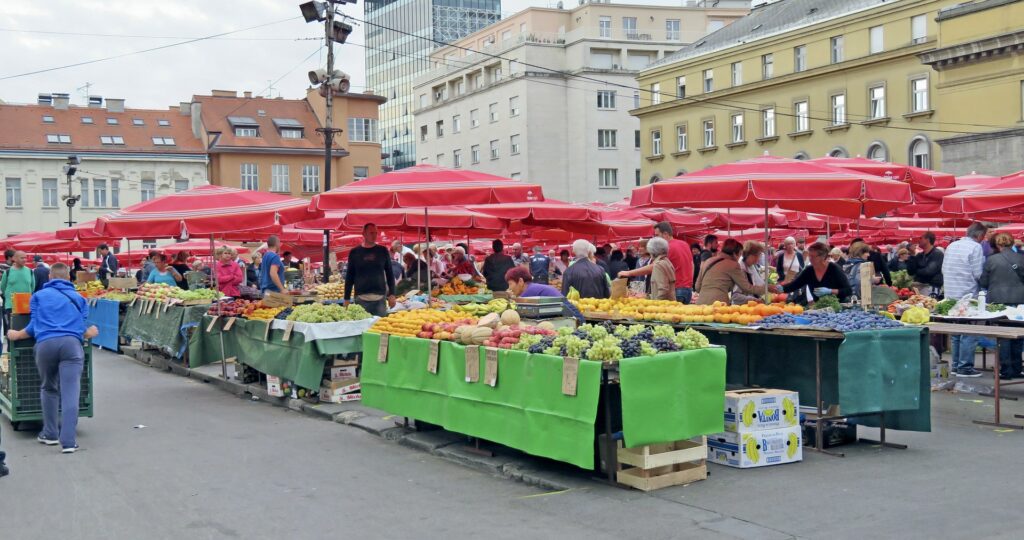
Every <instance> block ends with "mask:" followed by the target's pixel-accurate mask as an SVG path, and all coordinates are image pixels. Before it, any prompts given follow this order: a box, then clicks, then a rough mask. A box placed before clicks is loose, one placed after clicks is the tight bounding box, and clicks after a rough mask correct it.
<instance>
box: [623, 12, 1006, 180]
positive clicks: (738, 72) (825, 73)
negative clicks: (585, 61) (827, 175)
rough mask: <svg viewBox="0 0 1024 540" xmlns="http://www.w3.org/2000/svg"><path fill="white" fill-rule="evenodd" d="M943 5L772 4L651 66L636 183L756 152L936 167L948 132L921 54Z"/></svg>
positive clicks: (931, 41) (645, 78) (931, 40)
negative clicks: (639, 176) (941, 139)
mask: <svg viewBox="0 0 1024 540" xmlns="http://www.w3.org/2000/svg"><path fill="white" fill-rule="evenodd" d="M947 5H949V2H948V1H943V0H904V1H900V2H892V1H885V0H847V1H843V2H836V1H834V0H781V1H777V2H774V3H768V4H766V5H761V6H758V7H755V8H754V9H753V10H751V12H750V14H749V15H748V16H747V17H744V18H743V19H741V20H739V21H737V22H736V23H734V24H732V25H730V26H728V27H726V28H724V29H722V30H720V31H718V32H715V33H713V34H711V35H709V36H707V37H706V38H704V39H701V40H698V41H696V42H694V43H693V44H691V45H688V46H686V47H683V48H682V49H680V50H679V51H678V52H676V53H675V54H672V55H670V56H667V57H666V58H664V59H663V60H661V61H658V62H656V63H654V64H653V65H651V66H650V67H648V68H647V69H644V70H643V71H642V72H641V73H640V75H639V77H638V82H639V86H640V88H641V89H642V90H643V96H642V99H641V106H640V107H638V108H637V109H636V110H634V111H633V112H632V113H633V114H634V115H635V116H636V117H638V118H639V119H640V124H641V127H640V130H641V139H642V140H641V153H642V156H643V161H642V166H641V168H642V177H643V179H644V181H645V182H654V181H657V180H659V179H662V178H669V177H672V176H675V175H677V174H681V173H685V172H688V171H694V170H700V169H703V168H706V167H709V166H712V165H717V164H722V163H728V162H732V161H736V160H739V159H744V158H749V157H754V156H759V155H762V154H763V153H765V152H768V153H770V154H772V155H778V156H785V157H796V158H798V159H805V158H809V157H820V156H825V155H832V156H851V157H852V156H857V155H861V156H866V157H869V158H872V159H878V160H884V161H892V162H897V163H908V164H912V165H916V166H920V167H927V168H942V165H943V162H942V160H941V159H940V156H939V154H938V147H937V145H936V144H935V140H936V138H939V137H942V136H943V135H942V133H943V131H945V130H946V129H947V128H946V127H945V126H943V125H942V124H941V123H940V122H939V116H940V113H938V112H937V103H936V101H935V89H936V77H935V74H934V72H932V70H931V69H930V68H929V67H928V66H925V65H922V64H921V61H920V59H919V55H922V54H926V53H928V52H930V51H933V50H934V49H935V48H936V46H937V33H938V25H937V23H936V16H937V15H938V13H939V10H940V9H941V8H942V7H945V6H947ZM993 106H994V104H993ZM965 114H971V113H968V112H967V111H965Z"/></svg>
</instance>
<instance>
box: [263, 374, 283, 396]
mask: <svg viewBox="0 0 1024 540" xmlns="http://www.w3.org/2000/svg"><path fill="white" fill-rule="evenodd" d="M267 394H269V395H271V396H273V397H284V390H283V389H282V388H281V377H276V376H274V375H267Z"/></svg>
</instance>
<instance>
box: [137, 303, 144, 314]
mask: <svg viewBox="0 0 1024 540" xmlns="http://www.w3.org/2000/svg"><path fill="white" fill-rule="evenodd" d="M144 309H146V301H145V300H143V301H142V302H140V303H139V313H138V314H139V315H142V311H143V310H144Z"/></svg>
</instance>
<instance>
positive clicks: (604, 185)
mask: <svg viewBox="0 0 1024 540" xmlns="http://www.w3.org/2000/svg"><path fill="white" fill-rule="evenodd" d="M597 187H599V188H601V189H618V188H619V170H618V169H598V170H597Z"/></svg>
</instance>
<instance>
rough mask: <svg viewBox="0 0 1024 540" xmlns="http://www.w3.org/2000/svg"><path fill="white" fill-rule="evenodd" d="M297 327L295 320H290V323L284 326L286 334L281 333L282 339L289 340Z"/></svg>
mask: <svg viewBox="0 0 1024 540" xmlns="http://www.w3.org/2000/svg"><path fill="white" fill-rule="evenodd" d="M294 329H295V321H288V324H287V325H286V326H285V327H284V334H282V335H281V341H288V340H289V339H291V337H292V330H294Z"/></svg>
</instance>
